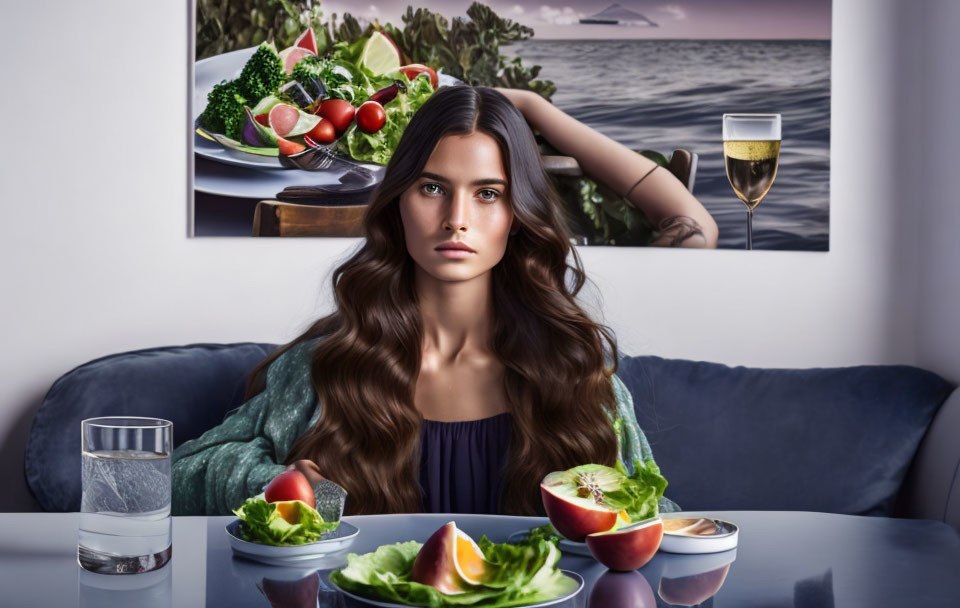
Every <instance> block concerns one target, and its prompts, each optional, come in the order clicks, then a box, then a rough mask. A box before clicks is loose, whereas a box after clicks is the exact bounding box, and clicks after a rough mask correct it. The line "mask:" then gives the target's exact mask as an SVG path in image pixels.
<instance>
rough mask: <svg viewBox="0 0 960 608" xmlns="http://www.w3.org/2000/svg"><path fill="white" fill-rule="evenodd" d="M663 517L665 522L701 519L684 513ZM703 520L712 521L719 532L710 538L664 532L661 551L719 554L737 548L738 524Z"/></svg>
mask: <svg viewBox="0 0 960 608" xmlns="http://www.w3.org/2000/svg"><path fill="white" fill-rule="evenodd" d="M661 517H662V518H663V520H664V521H666V520H668V519H686V518H690V519H700V517H699V516H691V515H688V514H686V513H683V512H677V513H663V514H661ZM703 519H712V520H713V522H714V523H715V524H716V526H717V528H718V530H719V532H718V533H717V534H711V535H710V536H687V535H683V534H673V533H670V532H667V531H666V530H664V531H663V540H662V541H660V550H661V551H666V552H667V553H683V554H688V555H689V554H697V553H719V552H721V551H729V550H730V549H735V548H736V547H737V542H738V539H739V536H740V527H739V526H737V524H735V523H732V522H729V521H725V520H722V519H713V518H710V517H704V518H703Z"/></svg>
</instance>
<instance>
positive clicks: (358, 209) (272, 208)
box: [253, 150, 698, 237]
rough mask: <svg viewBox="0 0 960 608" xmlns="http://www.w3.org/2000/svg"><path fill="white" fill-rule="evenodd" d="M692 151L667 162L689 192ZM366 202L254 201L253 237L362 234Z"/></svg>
mask: <svg viewBox="0 0 960 608" xmlns="http://www.w3.org/2000/svg"><path fill="white" fill-rule="evenodd" d="M697 162H698V157H697V155H696V154H694V153H692V152H690V151H688V150H674V151H673V154H672V155H671V157H670V162H669V163H668V164H667V166H666V167H667V169H668V170H669V171H670V173H673V175H674V176H675V177H676V178H677V179H679V180H680V182H681V183H683V184H684V185H685V186H686V187H687V189H688V190H690V191H691V192H693V184H694V181H695V180H696V177H697ZM543 164H544V166H545V167H546V169H547V173H550V174H551V175H564V176H573V177H576V176H580V175H583V171H582V170H581V168H580V165H579V163H577V160H576V159H575V158H573V157H571V156H544V157H543ZM365 209H366V205H363V204H356V205H352V204H348V205H339V204H338V205H324V204H320V205H318V204H311V205H304V204H298V203H291V202H283V201H279V200H266V201H260V202H259V203H257V207H256V210H255V211H254V215H253V236H327V237H359V236H363V212H364V210H365Z"/></svg>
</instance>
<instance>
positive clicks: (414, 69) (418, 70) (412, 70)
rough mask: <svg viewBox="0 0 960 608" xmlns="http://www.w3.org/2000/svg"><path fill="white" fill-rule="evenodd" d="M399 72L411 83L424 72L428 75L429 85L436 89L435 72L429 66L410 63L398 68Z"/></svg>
mask: <svg viewBox="0 0 960 608" xmlns="http://www.w3.org/2000/svg"><path fill="white" fill-rule="evenodd" d="M400 71H401V72H403V75H404V76H406V77H407V78H408V79H409V80H410V81H411V82H412V81H413V79H414V78H416V77H417V75H418V74H422V73H424V72H426V73H427V74H429V75H430V84H431V85H432V86H433V88H437V82H438V80H437V71H436V70H435V69H433V68H431V67H430V66H426V65H423V64H422V63H411V64H410V65H405V66H402V67H401V68H400Z"/></svg>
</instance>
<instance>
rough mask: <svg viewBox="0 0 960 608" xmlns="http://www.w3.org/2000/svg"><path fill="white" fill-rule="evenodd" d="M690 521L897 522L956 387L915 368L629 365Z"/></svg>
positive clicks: (660, 459)
mask: <svg viewBox="0 0 960 608" xmlns="http://www.w3.org/2000/svg"><path fill="white" fill-rule="evenodd" d="M618 374H619V376H620V378H621V379H623V381H624V383H625V384H626V385H627V387H629V389H630V392H631V394H632V395H633V399H634V407H635V409H636V412H637V420H638V422H639V423H640V427H641V428H642V429H643V431H644V433H645V434H646V435H647V438H648V439H649V440H650V443H651V447H652V448H653V454H654V457H655V458H656V460H657V463H658V464H659V465H660V467H661V469H662V471H663V474H664V476H665V477H666V478H667V480H668V481H669V484H670V485H669V487H668V488H667V495H669V496H670V498H672V499H673V500H675V501H676V502H678V503H679V504H680V506H681V508H683V509H684V510H721V509H730V510H736V509H778V510H780V509H782V510H801V511H825V512H833V513H848V514H863V515H890V514H891V513H892V509H893V506H894V501H895V499H896V496H897V492H898V490H899V489H900V487H901V484H902V482H903V479H904V476H905V475H906V473H907V470H908V468H909V466H910V463H911V461H912V459H913V457H914V454H915V453H916V451H917V447H918V445H919V443H920V440H921V439H922V438H923V435H924V432H925V431H926V429H927V427H928V426H929V424H930V422H931V420H932V418H933V416H934V414H935V413H936V411H937V409H938V408H939V407H940V405H941V404H942V403H943V401H944V400H945V399H946V397H947V396H948V395H949V394H950V392H951V391H952V390H953V385H951V384H950V383H949V382H947V381H946V380H944V379H943V378H941V377H940V376H937V375H936V374H933V373H931V372H928V371H925V370H922V369H918V368H915V367H908V366H857V367H846V368H822V369H751V368H745V367H736V368H731V367H728V366H726V365H720V364H717V363H703V362H694V361H681V360H669V359H662V358H660V357H653V356H642V357H624V358H623V359H622V360H621V362H620V370H619V372H618Z"/></svg>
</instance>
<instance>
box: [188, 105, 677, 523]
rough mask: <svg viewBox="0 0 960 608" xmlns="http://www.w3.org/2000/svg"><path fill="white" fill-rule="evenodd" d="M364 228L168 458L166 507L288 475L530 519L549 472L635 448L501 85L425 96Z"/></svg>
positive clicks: (644, 449)
mask: <svg viewBox="0 0 960 608" xmlns="http://www.w3.org/2000/svg"><path fill="white" fill-rule="evenodd" d="M508 93H509V94H510V95H515V94H516V95H517V99H518V101H519V100H521V98H522V95H520V94H517V93H515V92H508ZM521 105H522V104H521ZM571 120H572V119H571ZM541 126H542V127H543V128H541V131H542V132H543V134H544V136H545V137H548V138H550V137H552V136H553V133H550V132H549V131H550V129H549V127H548V126H547V123H546V122H545V123H544V124H543V125H541ZM559 139H560V138H558V140H559ZM551 141H552V140H551ZM558 143H559V145H560V146H562V145H563V142H562V141H559V142H558ZM628 152H629V151H628ZM629 154H630V155H632V156H637V155H636V154H634V153H632V152H629ZM588 164H589V163H588ZM611 165H612V166H618V167H621V166H622V165H619V164H617V163H611ZM641 168H642V167H641ZM654 174H656V173H654ZM638 190H639V188H638ZM638 196H639V195H638ZM364 226H365V231H366V240H365V242H364V243H363V246H362V247H361V248H360V249H359V250H358V251H357V252H356V253H355V254H353V255H352V257H350V258H349V259H348V260H347V261H346V262H344V263H343V264H341V265H340V266H339V267H338V268H337V269H336V271H335V272H334V276H333V286H334V296H335V302H336V310H335V311H334V312H333V313H332V314H330V315H328V316H326V317H324V318H322V319H320V320H319V321H317V322H315V323H314V324H313V325H312V326H311V327H310V328H309V329H308V330H307V331H306V332H304V333H303V334H302V335H301V336H299V337H298V338H296V339H295V340H294V341H293V342H291V343H290V344H288V345H286V346H284V347H283V348H281V349H279V350H278V351H277V352H276V353H274V354H273V355H271V356H270V357H269V358H268V359H267V360H266V361H264V362H263V363H261V364H260V366H258V367H257V369H255V370H254V372H253V375H252V380H251V383H250V387H249V389H248V394H247V401H246V403H245V404H244V405H243V406H242V407H241V408H239V410H238V411H236V412H235V413H234V414H233V415H232V416H229V417H228V418H226V420H225V421H224V422H223V423H222V424H221V425H220V426H218V427H216V428H214V429H211V430H209V431H207V433H205V434H204V435H203V436H201V437H199V438H197V439H194V440H192V441H188V442H186V443H184V444H183V445H181V446H180V447H178V448H177V450H176V451H175V453H174V465H173V508H174V512H175V513H177V514H201V513H206V514H215V513H228V512H229V510H230V509H232V508H235V507H237V506H238V505H239V504H240V503H242V502H243V500H244V499H245V498H246V497H248V496H252V495H255V494H258V493H259V492H260V491H261V489H262V487H263V486H264V485H265V484H266V483H268V482H269V481H270V480H271V479H272V478H273V477H274V476H275V475H276V474H278V473H279V472H282V471H283V470H284V469H296V470H299V471H301V472H303V473H304V474H305V475H306V476H307V477H308V479H310V481H311V482H316V481H318V480H320V479H323V478H328V479H330V480H332V481H335V482H336V483H338V484H340V485H341V486H343V487H344V488H345V489H346V490H347V491H348V492H349V499H348V500H347V505H346V511H345V512H346V513H348V514H359V513H386V512H417V511H422V510H426V511H433V512H437V511H444V512H486V513H496V512H500V513H515V514H537V513H539V514H542V513H543V508H542V505H541V500H540V493H539V482H540V480H541V479H542V478H543V476H544V475H545V474H546V473H548V472H550V471H554V470H562V469H567V468H570V467H573V466H576V465H579V464H584V463H588V462H595V463H602V464H607V465H611V466H612V465H613V464H614V463H615V462H616V461H617V459H618V458H621V459H622V460H623V462H624V463H625V464H626V466H627V468H628V469H631V468H632V463H633V461H634V458H641V459H642V458H649V457H652V454H651V453H650V448H649V446H648V445H647V442H646V440H645V439H644V437H643V434H642V432H641V431H640V429H639V428H638V427H637V423H636V419H635V416H634V412H633V405H632V402H631V400H630V394H629V392H628V391H627V389H626V387H625V386H624V385H623V383H622V382H621V381H620V379H619V378H617V376H616V375H615V374H614V372H615V370H616V361H617V348H616V343H615V340H614V338H613V336H612V335H611V334H610V332H609V330H608V329H607V328H605V327H603V326H601V325H598V324H596V323H594V322H593V321H591V320H590V319H589V317H588V316H587V315H586V314H585V313H584V312H583V310H581V308H580V307H579V306H578V305H577V303H576V301H575V296H576V294H577V293H578V292H579V290H580V288H581V286H582V285H583V283H584V280H585V277H584V273H583V270H582V267H581V264H580V260H579V257H578V256H577V252H576V250H574V249H572V248H571V246H570V235H569V234H568V231H567V228H566V223H565V220H564V218H563V215H562V211H561V208H560V206H559V202H558V196H557V193H556V192H555V190H554V189H553V187H552V185H551V182H550V180H549V177H548V176H547V175H546V174H545V173H544V171H543V168H542V165H541V161H540V156H539V154H538V152H537V147H536V143H535V141H534V138H533V134H532V132H531V131H530V129H529V128H528V127H527V125H526V124H525V122H524V116H523V115H522V114H521V113H520V112H519V111H518V110H517V108H516V107H515V106H514V105H513V104H512V103H511V102H510V101H509V100H508V99H507V98H506V97H505V96H504V95H503V94H502V93H500V92H497V91H495V90H493V89H489V88H483V87H470V86H456V87H443V88H441V89H439V90H438V91H437V92H436V93H435V94H434V95H433V96H432V97H431V98H430V99H429V100H428V101H427V103H426V104H425V105H424V106H423V107H422V108H421V109H420V111H418V112H417V114H416V115H415V116H414V118H413V120H412V121H411V122H410V124H409V125H408V126H407V129H406V131H405V132H404V134H403V137H402V139H401V141H400V143H399V145H398V146H397V149H396V152H395V153H394V155H393V158H392V160H391V161H390V164H389V166H388V167H387V170H386V172H385V175H384V178H383V181H382V183H381V184H380V185H379V186H378V188H377V189H376V191H375V192H374V193H373V195H372V197H371V201H370V203H369V205H368V208H367V211H366V215H365V217H364ZM568 256H571V257H572V260H573V264H572V265H571V264H569V263H568V261H567V257H568ZM621 429H622V431H621ZM664 505H665V507H666V508H670V507H671V506H672V503H669V501H665V503H664Z"/></svg>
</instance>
